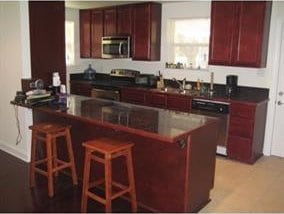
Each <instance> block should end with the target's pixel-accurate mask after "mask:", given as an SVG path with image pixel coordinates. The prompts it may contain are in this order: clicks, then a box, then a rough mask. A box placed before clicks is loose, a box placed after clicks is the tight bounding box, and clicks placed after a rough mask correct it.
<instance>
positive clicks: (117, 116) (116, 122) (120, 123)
mask: <svg viewBox="0 0 284 214" xmlns="http://www.w3.org/2000/svg"><path fill="white" fill-rule="evenodd" d="M67 103H68V106H69V107H68V108H67V109H64V108H58V106H56V105H54V106H52V105H51V106H42V107H36V108H34V109H35V110H41V111H48V112H51V113H55V114H61V115H62V116H70V117H75V118H77V119H81V120H84V121H89V122H92V123H95V124H98V125H101V126H105V127H110V128H114V129H117V130H121V131H127V132H130V133H135V134H140V135H141V136H148V137H153V138H156V139H160V140H163V141H166V142H175V141H176V140H179V139H182V138H183V137H185V136H187V135H188V134H190V132H192V131H193V130H196V129H198V128H200V127H202V126H205V125H207V124H210V123H213V122H216V121H218V119H216V118H213V117H207V116H202V115H196V114H191V113H184V112H176V111H169V110H163V109H158V108H152V107H146V106H138V105H133V104H128V103H122V102H114V101H109V100H103V99H94V98H89V97H83V96H77V95H70V96H68V101H67Z"/></svg>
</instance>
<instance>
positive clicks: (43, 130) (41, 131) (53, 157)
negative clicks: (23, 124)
mask: <svg viewBox="0 0 284 214" xmlns="http://www.w3.org/2000/svg"><path fill="white" fill-rule="evenodd" d="M70 127H71V126H64V125H60V124H56V123H39V124H36V125H33V126H30V127H29V128H30V129H31V130H32V151H31V152H32V153H31V163H30V186H31V187H34V186H35V173H39V174H41V175H44V176H46V177H47V179H48V196H49V197H53V195H54V188H53V174H55V175H56V176H57V175H58V172H59V171H60V170H63V169H65V168H70V169H71V174H72V181H73V185H77V184H78V179H77V173H76V169H75V162H74V155H73V149H72V143H71V135H70ZM58 137H64V138H65V140H66V144H67V150H68V158H69V161H68V162H67V161H63V160H60V159H58V157H57V146H56V143H57V142H56V139H57V138H58ZM40 141H42V142H45V144H46V158H44V159H40V160H36V149H37V144H38V143H39V142H40ZM40 164H47V170H43V169H41V168H39V167H38V165H40Z"/></svg>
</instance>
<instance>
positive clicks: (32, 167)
mask: <svg viewBox="0 0 284 214" xmlns="http://www.w3.org/2000/svg"><path fill="white" fill-rule="evenodd" d="M31 150H32V151H31V163H30V187H34V186H35V158H36V131H33V130H32V148H31Z"/></svg>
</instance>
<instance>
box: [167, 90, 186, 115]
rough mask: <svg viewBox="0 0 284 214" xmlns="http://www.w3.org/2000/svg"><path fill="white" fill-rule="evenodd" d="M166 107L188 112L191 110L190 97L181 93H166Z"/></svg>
mask: <svg viewBox="0 0 284 214" xmlns="http://www.w3.org/2000/svg"><path fill="white" fill-rule="evenodd" d="M167 109H170V110H176V111H183V112H189V111H190V110H191V98H190V97H188V96H186V95H181V94H168V95H167Z"/></svg>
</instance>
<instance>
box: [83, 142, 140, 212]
mask: <svg viewBox="0 0 284 214" xmlns="http://www.w3.org/2000/svg"><path fill="white" fill-rule="evenodd" d="M83 146H84V147H85V151H86V154H85V165H84V178H83V193H82V204H81V212H87V203H88V198H89V197H90V198H92V199H93V200H95V201H98V202H100V203H102V204H104V205H105V206H106V212H111V211H112V208H111V206H112V205H111V204H112V200H113V199H115V198H117V197H119V196H121V195H123V194H125V193H129V194H130V198H131V207H132V212H137V202H136V191H135V182H134V173H133V165H132V152H131V148H132V147H133V146H134V144H133V143H129V142H124V141H119V140H115V139H108V138H100V139H97V140H93V141H88V142H85V143H83ZM102 156H103V157H102ZM119 156H125V157H126V164H127V174H128V186H125V185H123V184H121V183H118V182H115V181H113V180H112V159H114V158H117V157H119ZM92 160H93V161H97V162H99V163H102V164H104V170H105V176H104V179H101V180H96V181H92V182H90V166H91V161H92ZM103 183H104V184H105V198H102V197H100V196H98V195H96V194H94V193H92V192H91V191H90V189H91V188H93V187H96V186H99V185H101V184H103ZM113 186H114V187H116V188H118V189H119V191H118V192H116V193H113V191H112V187H113Z"/></svg>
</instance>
